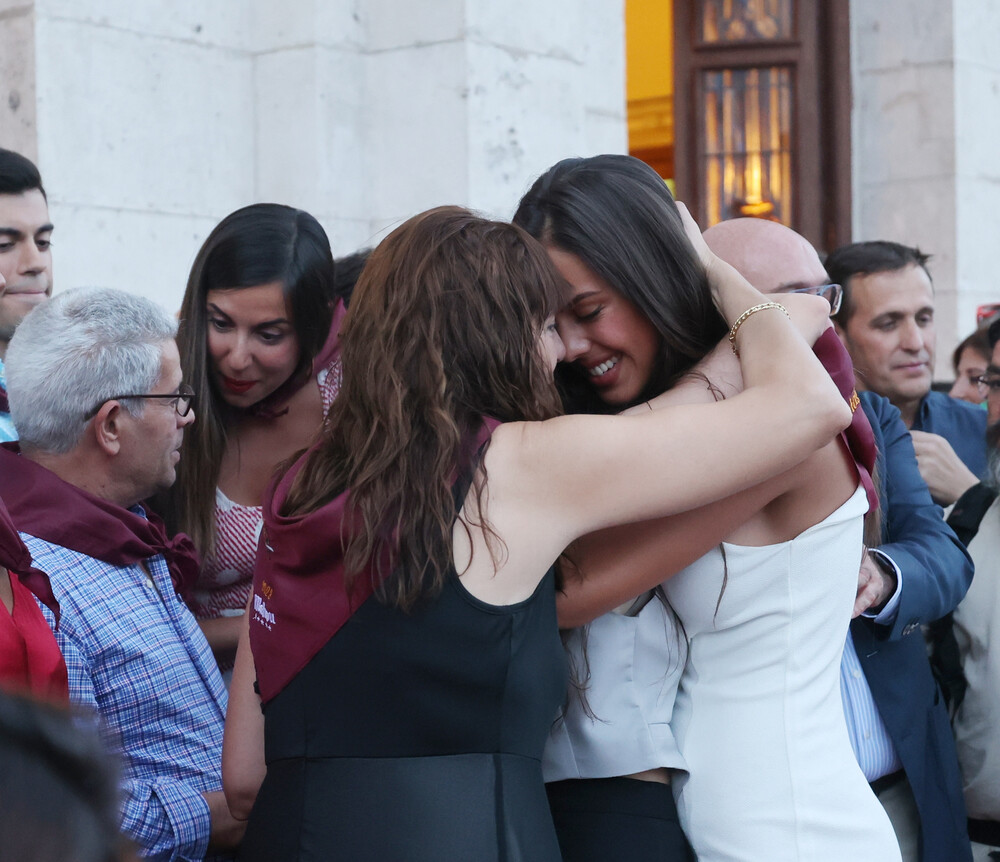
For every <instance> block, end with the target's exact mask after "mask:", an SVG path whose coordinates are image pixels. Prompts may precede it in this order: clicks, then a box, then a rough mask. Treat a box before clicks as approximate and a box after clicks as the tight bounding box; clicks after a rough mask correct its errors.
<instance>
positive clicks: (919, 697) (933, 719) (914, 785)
mask: <svg viewBox="0 0 1000 862" xmlns="http://www.w3.org/2000/svg"><path fill="white" fill-rule="evenodd" d="M705 240H706V241H707V242H708V245H709V247H710V248H711V249H712V251H714V252H715V253H716V254H717V255H718V256H719V257H721V258H722V259H723V260H725V261H727V262H729V263H730V264H732V265H733V266H734V267H735V268H736V269H738V270H739V271H740V272H741V273H742V274H743V276H744V277H745V278H746V279H747V280H748V281H749V282H750V283H751V284H752V285H754V287H756V288H757V289H758V290H760V291H762V292H763V293H787V292H790V291H808V292H811V293H823V294H824V295H835V291H833V289H832V288H830V289H827V290H824V288H826V286H827V284H828V282H829V278H828V277H827V274H826V270H825V269H824V268H823V264H822V263H821V262H820V259H819V256H818V255H817V254H816V250H815V249H814V248H813V247H812V246H811V245H810V244H809V243H808V241H806V240H805V239H804V238H803V237H801V236H799V234H797V233H795V232H794V231H792V230H789V229H788V228H787V227H784V226H783V225H780V224H777V223H776V222H769V221H762V220H759V219H734V220H732V221H726V222H721V223H720V224H717V225H715V226H714V227H711V228H709V229H708V230H707V231H706V232H705ZM861 404H862V407H863V408H864V411H865V414H866V415H867V416H868V420H869V422H870V423H871V425H872V430H873V431H874V433H875V442H876V444H877V445H878V448H879V452H880V453H881V457H880V459H879V479H880V488H881V498H882V509H883V515H884V520H883V525H882V540H883V544H882V545H881V546H880V547H879V548H877V549H873V550H872V551H869V552H866V554H865V557H864V560H863V563H862V572H863V574H864V575H865V577H863V578H862V581H864V580H865V579H866V578H872V579H877V580H880V581H881V583H882V587H883V588H882V590H881V596H880V600H879V602H878V603H876V604H875V605H873V607H872V608H871V609H869V611H868V612H866V613H865V614H863V615H861V616H859V617H858V618H857V619H855V620H854V621H853V622H852V623H851V627H850V631H849V632H848V636H847V641H846V645H845V648H844V659H843V662H842V664H841V686H840V687H841V694H842V696H843V701H844V711H845V714H846V716H847V724H848V732H849V733H850V736H851V744H852V745H853V747H854V751H855V754H856V756H857V758H858V762H859V763H860V765H861V768H862V770H863V771H864V773H865V776H866V777H867V778H868V780H869V781H870V782H871V784H872V789H873V791H874V792H875V794H876V795H877V796H878V798H879V801H880V802H882V804H883V806H885V809H886V812H887V813H888V814H889V818H890V820H892V824H893V828H894V829H895V830H896V836H897V838H898V839H899V843H900V849H901V850H902V854H903V860H904V862H966V861H967V860H971V859H972V853H971V849H970V846H969V839H968V835H967V826H966V815H965V805H964V803H963V799H962V783H961V778H960V776H959V772H958V761H957V757H956V754H955V743H954V740H953V738H952V734H951V727H950V725H949V723H948V714H947V712H946V710H945V707H944V704H943V702H942V700H941V697H940V692H939V690H938V688H937V684H936V683H935V682H934V678H933V676H932V674H931V670H930V665H929V664H928V661H927V653H926V648H925V646H924V640H923V637H922V636H921V633H920V624H921V623H924V622H930V621H932V620H936V619H938V618H939V617H942V616H944V615H945V614H947V613H949V612H950V611H951V610H953V609H954V607H955V606H956V605H957V604H958V602H959V601H961V599H962V597H963V596H964V595H965V592H966V590H968V588H969V584H970V583H971V580H972V563H971V561H970V560H969V556H968V554H967V553H966V551H965V549H964V547H963V546H962V544H961V543H960V542H959V541H958V539H957V538H956V536H955V534H954V533H953V532H952V531H951V529H950V528H949V527H948V525H947V524H945V522H944V520H943V519H942V517H941V510H940V509H939V508H938V507H937V506H936V505H935V504H934V502H933V501H932V500H931V496H930V493H929V491H928V489H927V485H926V483H925V482H924V481H923V479H922V478H921V476H920V473H919V471H918V469H917V462H916V457H915V455H914V450H913V444H912V442H911V441H910V435H909V434H908V433H907V430H906V426H905V425H904V424H903V422H902V420H901V419H900V414H899V411H898V410H897V409H896V408H895V407H893V406H892V405H891V404H890V403H889V402H888V401H887V400H886V399H884V398H882V397H881V396H879V395H876V394H875V393H873V392H862V393H861Z"/></svg>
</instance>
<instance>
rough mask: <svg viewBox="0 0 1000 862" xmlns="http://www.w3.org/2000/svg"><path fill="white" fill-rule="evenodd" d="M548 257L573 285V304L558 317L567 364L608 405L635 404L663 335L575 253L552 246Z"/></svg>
mask: <svg viewBox="0 0 1000 862" xmlns="http://www.w3.org/2000/svg"><path fill="white" fill-rule="evenodd" d="M548 253H549V257H550V258H551V259H552V262H553V263H554V264H555V266H556V269H558V270H559V272H560V274H561V275H562V277H563V278H564V279H565V280H566V282H567V284H568V285H569V293H568V297H569V301H568V302H567V303H566V305H565V306H564V307H563V308H562V309H561V310H560V311H559V313H558V314H557V315H556V323H557V325H558V327H559V334H560V336H561V337H562V340H563V344H564V345H565V346H566V356H565V361H566V362H572V363H573V364H574V365H576V366H578V367H579V368H580V369H581V370H582V371H583V373H584V374H585V375H586V377H587V379H588V380H589V381H590V384H591V385H592V386H593V387H594V389H595V390H596V392H597V394H598V396H599V397H600V398H601V400H602V401H604V402H605V403H607V404H613V405H616V406H619V405H621V406H624V405H626V404H630V403H631V402H633V401H634V400H635V399H636V398H638V397H639V395H640V393H641V392H642V391H643V389H645V388H646V384H647V383H648V382H649V379H650V378H651V377H652V375H653V370H654V368H655V367H656V357H657V354H658V352H659V350H660V336H659V333H657V331H656V329H655V328H654V327H653V325H652V324H651V323H650V322H649V320H648V319H647V318H646V317H645V316H643V314H642V312H641V311H639V309H638V308H636V307H635V306H634V305H633V304H632V303H631V302H629V300H627V299H626V298H625V297H624V296H623V295H622V294H621V293H619V292H618V291H617V290H615V289H614V288H613V287H611V285H609V284H608V283H607V282H606V281H605V280H604V279H602V278H601V277H600V276H599V275H597V274H596V273H595V272H594V271H593V270H591V269H590V267H588V266H587V265H586V264H585V263H584V262H583V261H582V260H580V258H578V257H577V256H576V255H575V254H571V253H570V252H567V251H562V250H561V249H558V248H553V247H551V246H549V247H548Z"/></svg>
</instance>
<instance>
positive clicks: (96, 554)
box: [0, 290, 243, 859]
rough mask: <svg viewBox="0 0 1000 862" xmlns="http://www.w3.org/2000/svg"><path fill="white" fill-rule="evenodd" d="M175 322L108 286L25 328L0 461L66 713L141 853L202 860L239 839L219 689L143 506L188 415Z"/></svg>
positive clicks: (33, 316)
mask: <svg viewBox="0 0 1000 862" xmlns="http://www.w3.org/2000/svg"><path fill="white" fill-rule="evenodd" d="M176 326H177V324H176V322H175V321H174V319H173V318H172V317H170V315H168V314H166V313H165V312H164V311H163V310H162V309H160V308H158V307H157V306H156V305H154V304H153V303H151V302H149V300H146V299H143V298H141V297H138V296H133V295H130V294H126V293H121V292H119V291H113V290H74V291H68V292H66V293H63V294H60V295H59V296H57V297H56V298H55V299H52V300H50V301H49V302H47V303H45V304H44V305H40V306H38V307H37V308H36V309H34V310H33V311H32V312H31V313H30V314H28V315H27V316H26V317H25V318H24V320H23V321H22V322H21V324H20V325H19V326H18V329H17V332H16V333H15V334H14V336H13V338H12V339H11V342H10V347H9V349H8V351H7V357H6V362H7V384H8V392H9V396H10V407H11V413H12V414H13V417H14V422H15V424H16V425H17V428H18V432H19V433H20V448H18V444H16V443H6V444H4V445H3V447H0V494H2V496H3V497H4V499H5V500H6V501H7V502H8V503H9V508H10V512H11V516H12V518H13V520H14V524H15V526H16V527H17V528H18V530H19V532H20V534H21V537H22V538H23V539H24V542H25V544H26V545H27V546H28V549H29V550H30V551H31V555H32V557H33V558H34V561H35V565H36V566H38V567H39V568H41V569H43V570H44V571H46V572H48V574H49V577H50V579H51V583H52V590H53V592H54V593H55V596H56V598H57V600H58V601H59V604H60V607H61V619H60V622H59V626H58V628H57V629H56V639H57V641H58V643H59V647H60V649H61V650H62V652H63V655H64V657H65V659H66V666H67V669H68V671H69V692H70V699H71V700H72V701H74V702H75V703H77V704H79V705H80V706H82V707H85V708H89V710H90V711H91V712H92V713H93V716H94V718H95V720H98V723H99V725H100V727H101V730H102V732H103V733H104V734H105V739H106V741H107V743H108V746H109V747H110V748H111V749H112V750H114V751H116V752H119V753H120V754H121V758H122V763H123V768H122V776H121V806H122V821H121V827H122V831H123V832H124V833H125V834H126V835H127V836H129V838H131V839H132V840H133V841H134V842H135V844H136V845H138V847H139V849H140V851H141V855H143V856H150V857H155V858H158V859H202V858H204V857H205V854H206V853H212V854H215V853H225V852H227V851H231V850H233V849H235V847H236V846H237V845H238V843H239V840H240V838H241V837H242V833H243V824H242V823H240V822H238V821H236V820H234V819H233V817H232V815H231V814H230V813H229V809H228V807H227V805H226V802H225V798H224V796H223V793H222V777H221V758H222V728H223V721H224V719H225V713H226V702H227V698H226V690H225V687H224V685H223V683H222V679H221V677H220V676H219V671H218V668H217V667H216V664H215V659H214V658H213V656H212V651H211V650H210V649H209V646H208V643H207V642H206V641H205V638H204V636H203V635H202V633H201V629H200V628H199V627H198V624H197V623H196V622H195V619H194V617H193V616H192V614H191V613H190V612H189V611H188V609H187V607H186V606H185V605H184V603H183V602H182V600H181V598H180V596H181V595H182V594H183V593H184V592H185V590H186V589H187V588H188V587H189V586H190V585H191V583H192V581H193V579H194V578H195V577H196V576H197V573H198V567H199V563H198V560H197V558H196V556H195V554H194V551H193V548H192V547H191V545H190V542H188V541H187V540H186V537H179V539H178V540H173V541H171V540H169V539H168V538H167V536H166V534H165V532H164V530H163V526H162V523H161V522H160V521H159V520H158V519H157V518H156V517H155V516H153V515H152V514H151V513H149V512H147V511H146V510H145V509H144V508H143V506H142V505H141V503H142V501H143V500H145V499H146V498H148V497H149V496H151V495H153V494H155V493H157V492H159V491H163V490H165V489H167V488H169V487H170V485H171V484H173V482H174V479H175V476H176V468H177V462H178V460H179V459H180V447H181V441H182V440H183V438H184V429H185V428H186V427H187V426H188V425H190V424H191V423H192V422H193V421H194V419H195V416H194V413H193V412H192V410H191V400H192V397H193V395H194V393H193V392H192V390H191V389H190V387H187V386H185V385H184V384H183V383H182V382H181V368H180V359H179V356H178V353H177V345H176V344H175V343H174V334H175V332H176ZM44 610H45V612H46V614H47V617H48V619H49V622H50V625H52V626H53V628H55V625H54V623H55V621H54V619H53V618H52V616H51V614H50V613H49V612H48V610H47V609H44Z"/></svg>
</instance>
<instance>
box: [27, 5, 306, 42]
mask: <svg viewBox="0 0 1000 862" xmlns="http://www.w3.org/2000/svg"><path fill="white" fill-rule="evenodd" d="M258 3H259V0H208V2H205V0H140V2H137V0H35V2H34V5H35V8H36V11H37V14H38V15H39V17H40V18H46V19H49V20H52V21H67V22H68V21H75V22H78V23H81V24H89V25H91V26H93V27H105V28H107V29H110V30H118V31H122V32H129V33H135V34H143V35H146V36H155V37H160V38H164V39H174V40H178V41H181V42H189V43H192V44H196V45H203V46H216V47H222V48H230V49H237V50H248V49H249V48H251V47H252V46H251V38H250V37H251V30H250V11H251V9H252V8H253V7H254V6H256V5H257V4H258ZM283 5H285V6H287V5H288V3H285V4H283Z"/></svg>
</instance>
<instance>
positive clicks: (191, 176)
mask: <svg viewBox="0 0 1000 862" xmlns="http://www.w3.org/2000/svg"><path fill="white" fill-rule="evenodd" d="M37 51H38V57H39V63H38V75H37V87H38V110H39V127H40V129H41V135H40V141H39V154H40V157H41V159H42V162H43V164H44V165H45V170H46V179H47V184H48V186H49V187H50V188H51V190H52V193H53V195H54V196H55V197H56V198H57V199H58V200H59V201H61V202H66V203H73V204H80V205H93V206H98V207H106V208H124V209H132V210H136V211H139V212H169V213H174V214H184V215H194V216H199V215H201V216H203V215H205V214H207V213H213V212H219V211H221V212H223V213H225V212H228V211H229V210H231V209H233V208H234V207H235V205H237V203H238V202H242V201H245V200H246V199H247V198H248V197H250V196H251V195H252V192H253V166H254V126H253V117H254V104H253V88H252V70H251V59H250V57H249V55H247V54H245V53H243V52H235V51H229V50H223V49H218V48H207V47H204V46H200V45H193V44H190V43H184V42H178V41H176V40H169V39H162V38H153V37H149V36H145V35H137V34H135V33H130V32H124V31H121V30H116V29H109V28H107V27H101V26H95V25H92V24H88V23H80V22H77V21H69V20H60V21H55V20H44V21H39V23H38V32H37Z"/></svg>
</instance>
